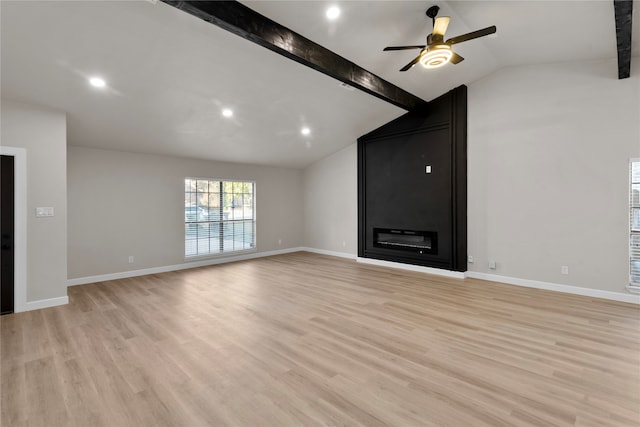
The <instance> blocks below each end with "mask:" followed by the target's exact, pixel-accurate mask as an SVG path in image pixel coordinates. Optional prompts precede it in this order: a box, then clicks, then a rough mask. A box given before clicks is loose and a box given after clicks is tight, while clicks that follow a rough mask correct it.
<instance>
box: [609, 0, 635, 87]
mask: <svg viewBox="0 0 640 427" xmlns="http://www.w3.org/2000/svg"><path fill="white" fill-rule="evenodd" d="M613 8H614V9H615V16H616V40H617V44H618V78H619V79H626V78H627V77H629V76H630V75H631V17H632V16H631V15H632V13H633V0H613Z"/></svg>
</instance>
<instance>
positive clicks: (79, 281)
mask: <svg viewBox="0 0 640 427" xmlns="http://www.w3.org/2000/svg"><path fill="white" fill-rule="evenodd" d="M302 250H305V249H304V248H287V249H279V250H276V251H267V252H251V253H246V254H242V255H236V256H229V257H224V258H209V259H203V260H200V261H192V262H185V263H183V264H174V265H164V266H161V267H152V268H143V269H140V270H130V271H122V272H120V273H110V274H99V275H97V276H87V277H78V278H76V279H69V280H67V286H76V285H86V284H88V283H96V282H105V281H107V280H118V279H126V278H129V277H138V276H146V275H148V274H157V273H167V272H169V271H178V270H186V269H189V268H196V267H206V266H209V265H216V264H224V263H227V262H235V261H244V260H248V259H254V258H262V257H267V256H273V255H282V254H288V253H291V252H300V251H302Z"/></svg>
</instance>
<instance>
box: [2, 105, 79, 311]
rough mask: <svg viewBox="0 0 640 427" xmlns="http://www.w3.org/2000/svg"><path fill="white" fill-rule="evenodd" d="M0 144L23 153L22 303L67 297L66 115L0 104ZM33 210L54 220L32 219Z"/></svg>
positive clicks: (33, 215) (35, 108) (34, 108)
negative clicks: (48, 211)
mask: <svg viewBox="0 0 640 427" xmlns="http://www.w3.org/2000/svg"><path fill="white" fill-rule="evenodd" d="M1 120H2V123H1V128H2V131H1V140H0V142H1V144H2V146H3V147H18V148H23V149H25V150H26V157H27V282H26V285H27V292H26V296H27V303H37V302H38V301H41V300H48V299H51V298H66V297H67V166H66V164H67V124H66V115H65V114H64V113H62V112H59V111H54V110H49V109H45V108H41V107H36V106H32V105H27V104H22V103H17V102H13V101H8V100H5V99H3V100H2V114H1ZM38 206H43V207H44V206H46V207H53V208H54V212H55V216H53V217H47V218H36V217H35V211H36V207H38Z"/></svg>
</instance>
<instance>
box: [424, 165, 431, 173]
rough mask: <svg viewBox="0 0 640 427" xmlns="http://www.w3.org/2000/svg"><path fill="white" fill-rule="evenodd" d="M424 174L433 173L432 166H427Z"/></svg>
mask: <svg viewBox="0 0 640 427" xmlns="http://www.w3.org/2000/svg"><path fill="white" fill-rule="evenodd" d="M424 173H431V165H427V166H425V167H424Z"/></svg>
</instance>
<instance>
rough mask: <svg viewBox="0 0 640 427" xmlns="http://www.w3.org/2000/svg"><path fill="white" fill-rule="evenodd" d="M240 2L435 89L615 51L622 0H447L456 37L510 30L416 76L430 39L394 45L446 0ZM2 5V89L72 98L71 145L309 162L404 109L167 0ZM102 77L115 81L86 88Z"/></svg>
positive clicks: (64, 105)
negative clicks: (332, 14)
mask: <svg viewBox="0 0 640 427" xmlns="http://www.w3.org/2000/svg"><path fill="white" fill-rule="evenodd" d="M243 3H245V4H247V5H248V6H249V7H251V8H253V9H255V10H256V11H258V12H260V13H262V14H263V15H265V16H267V17H269V18H271V19H273V20H275V21H277V22H279V23H281V24H283V25H284V26H286V27H289V28H291V29H292V30H294V31H296V32H298V33H300V34H302V35H303V36H305V37H307V38H309V39H311V40H313V41H315V42H317V43H319V44H321V45H323V46H325V47H327V48H329V49H330V50H333V51H334V52H336V53H338V54H340V55H342V56H344V57H346V58H347V59H349V60H351V61H353V62H355V63H357V64H358V65H360V66H362V67H364V68H366V69H368V70H369V71H371V72H373V73H375V74H377V75H379V76H380V77H382V78H384V79H386V80H388V81H390V82H392V83H393V84H395V85H397V86H399V87H401V88H403V89H405V90H407V91H409V92H411V93H413V94H414V95H417V96H419V97H421V98H423V99H425V100H430V99H433V98H435V97H437V96H439V95H441V94H443V93H445V92H446V91H448V90H450V89H451V88H453V87H456V86H458V85H460V84H469V83H471V82H473V81H475V80H477V79H479V78H482V77H484V76H486V75H488V74H490V73H492V72H494V71H496V70H497V69H500V68H503V67H507V66H514V65H523V64H538V63H551V62H559V61H576V60H588V59H609V58H615V56H616V40H615V24H614V18H613V2H612V1H611V0H606V1H566V2H561V1H553V2H551V1H482V0H478V1H449V2H444V1H439V2H437V4H438V5H439V6H440V7H441V10H440V16H451V24H450V25H449V29H448V30H447V37H451V36H455V35H458V34H461V33H466V32H469V31H473V30H476V29H479V28H482V27H487V26H489V25H496V26H497V27H498V32H497V34H496V36H491V37H485V38H482V39H477V40H473V41H470V42H467V43H463V44H460V45H456V46H455V50H456V51H457V52H458V53H459V54H461V55H462V56H464V57H465V58H466V59H465V61H463V62H462V63H460V64H458V65H452V64H448V65H447V66H445V67H443V68H440V69H436V70H430V71H427V70H424V69H422V68H421V67H414V68H413V69H411V70H410V71H408V72H405V73H400V72H398V69H399V68H401V67H402V66H403V65H405V64H406V63H408V62H409V61H410V60H411V59H412V58H413V56H414V55H416V54H417V51H400V52H382V48H383V47H385V46H388V45H402V44H421V43H423V42H424V38H425V37H426V35H427V34H428V33H429V32H430V27H431V23H430V21H429V19H428V18H427V17H426V16H425V10H426V9H427V8H428V7H429V6H431V5H432V4H434V3H435V2H433V1H429V2H423V1H335V2H327V1H258V2H255V1H243ZM330 4H338V5H339V6H340V7H341V9H342V14H341V16H340V18H339V19H338V20H337V21H334V22H329V21H327V20H326V19H325V18H324V12H325V9H326V8H327V7H328V6H329V5H330ZM0 8H1V9H0V13H1V20H2V21H1V24H2V26H1V37H2V40H1V42H2V45H1V54H2V58H1V59H2V63H1V66H2V75H1V77H2V96H3V98H8V99H14V100H21V101H25V102H30V103H35V104H39V105H44V106H49V107H54V108H57V109H61V110H64V111H66V112H67V113H68V119H67V125H68V141H69V144H71V145H78V146H89V147H99V148H107V149H116V150H126V151H134V152H143V153H158V154H168V155H176V156H184V157H195V158H204V159H215V160H222V161H232V162H241V163H255V164H265V165H273V166H285V167H304V166H306V165H308V164H310V163H312V162H314V161H316V160H318V159H320V158H323V157H325V156H327V155H329V154H331V153H333V152H335V151H337V150H339V149H341V148H343V147H346V146H348V145H349V144H351V143H353V142H354V141H355V140H356V139H357V138H358V137H359V136H361V135H363V134H365V133H367V132H369V131H371V130H373V129H375V128H377V127H378V126H381V125H383V124H384V123H386V122H388V121H390V120H392V119H394V118H396V117H398V116H399V115H401V114H403V113H404V111H403V110H401V109H400V108H397V107H395V106H392V105H390V104H387V103H385V102H383V101H381V100H379V99H377V98H375V97H373V96H370V95H367V94H365V93H362V92H360V91H357V90H355V91H350V90H347V89H344V88H342V87H340V86H339V84H338V82H337V81H335V80H333V79H331V78H329V77H327V76H325V75H323V74H321V73H318V72H316V71H314V70H311V69H310V68H307V67H304V66H302V65H300V64H297V63H295V62H293V61H291V60H288V59H286V58H284V57H281V56H279V55H277V54H275V53H273V52H271V51H269V50H267V49H264V48H262V47H260V46H258V45H256V44H253V43H251V42H248V41H246V40H244V39H242V38H240V37H238V36H235V35H233V34H231V33H228V32H226V31H224V30H222V29H219V28H217V27H215V26H214V25H211V24H208V23H206V22H204V21H201V20H199V19H197V18H194V17H192V16H190V15H188V14H186V13H184V12H181V11H179V10H177V9H175V8H173V7H171V6H168V5H166V4H163V3H161V2H159V3H157V4H155V5H154V4H152V3H150V2H147V1H142V0H141V1H69V2H63V1H43V2H35V1H7V0H3V1H1V2H0ZM639 15H640V14H638V13H635V14H634V22H633V26H634V28H639V27H638V25H640V24H639V22H638V16H639ZM638 33H639V32H638V31H635V32H634V39H633V47H634V49H633V56H634V57H637V56H640V40H638ZM634 59H635V58H634ZM92 75H100V76H103V77H104V78H105V80H106V81H107V84H108V87H107V88H106V89H104V90H96V89H94V88H91V87H89V86H88V84H87V82H86V78H87V77H89V76H92ZM611 76H612V78H616V76H617V69H615V68H614V69H612V70H611ZM223 107H229V108H232V109H233V110H234V116H233V118H231V119H226V118H223V117H222V116H221V108H223ZM303 126H308V127H309V128H310V129H311V134H310V135H308V136H303V135H301V134H300V129H301V128H302V127H303Z"/></svg>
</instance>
